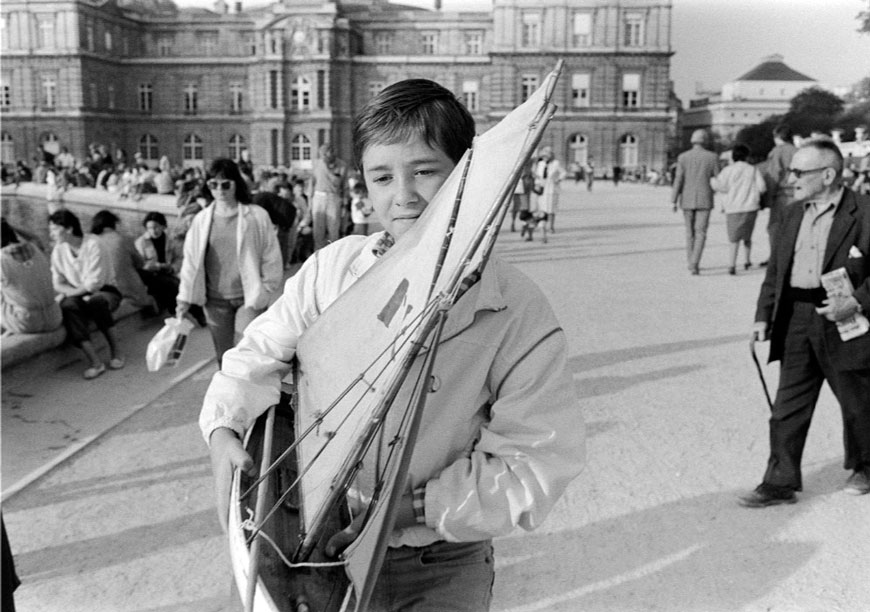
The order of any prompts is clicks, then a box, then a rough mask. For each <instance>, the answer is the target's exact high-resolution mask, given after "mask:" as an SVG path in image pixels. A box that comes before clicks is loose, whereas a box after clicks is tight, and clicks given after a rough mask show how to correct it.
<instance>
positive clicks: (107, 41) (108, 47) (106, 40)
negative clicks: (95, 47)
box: [103, 30, 114, 51]
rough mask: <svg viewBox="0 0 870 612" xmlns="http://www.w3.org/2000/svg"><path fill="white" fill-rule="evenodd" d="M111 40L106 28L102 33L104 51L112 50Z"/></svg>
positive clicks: (110, 34)
mask: <svg viewBox="0 0 870 612" xmlns="http://www.w3.org/2000/svg"><path fill="white" fill-rule="evenodd" d="M113 42H114V41H113V40H112V33H111V32H110V31H109V30H106V32H105V34H103V46H104V47H105V49H106V51H111V50H112V43H113Z"/></svg>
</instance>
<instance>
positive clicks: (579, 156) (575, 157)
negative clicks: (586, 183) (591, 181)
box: [568, 134, 589, 166]
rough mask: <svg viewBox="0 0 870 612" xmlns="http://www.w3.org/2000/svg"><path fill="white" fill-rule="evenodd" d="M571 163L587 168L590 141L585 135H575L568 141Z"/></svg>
mask: <svg viewBox="0 0 870 612" xmlns="http://www.w3.org/2000/svg"><path fill="white" fill-rule="evenodd" d="M568 150H569V151H570V155H571V161H572V162H574V163H577V164H580V165H581V166H585V165H586V162H587V161H588V160H589V139H588V138H587V137H586V135H585V134H574V135H573V136H571V139H570V140H569V141H568Z"/></svg>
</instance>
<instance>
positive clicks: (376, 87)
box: [368, 81, 386, 98]
mask: <svg viewBox="0 0 870 612" xmlns="http://www.w3.org/2000/svg"><path fill="white" fill-rule="evenodd" d="M384 87H386V84H385V83H384V82H383V81H369V86H368V91H369V98H374V97H375V96H376V95H378V94H379V93H381V90H382V89H383V88H384Z"/></svg>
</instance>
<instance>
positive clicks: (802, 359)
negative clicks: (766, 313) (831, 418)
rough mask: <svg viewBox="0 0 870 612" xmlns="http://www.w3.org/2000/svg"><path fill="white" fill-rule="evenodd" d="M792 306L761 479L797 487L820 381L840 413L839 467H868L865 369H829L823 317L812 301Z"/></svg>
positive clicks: (869, 388)
mask: <svg viewBox="0 0 870 612" xmlns="http://www.w3.org/2000/svg"><path fill="white" fill-rule="evenodd" d="M783 306H784V307H787V308H788V307H789V306H788V305H787V304H784V305H783ZM791 310H792V314H791V317H790V320H789V323H788V332H787V335H786V338H785V350H784V353H783V357H782V363H781V365H780V376H779V388H778V389H777V392H776V400H775V401H774V403H773V411H772V412H771V415H770V459H769V460H768V463H767V471H766V472H765V474H764V482H766V483H768V484H773V485H779V486H786V487H792V488H794V489H795V490H797V491H800V490H801V488H802V481H801V457H802V455H803V451H804V444H805V442H806V438H807V432H808V431H809V428H810V421H811V419H812V417H813V411H814V410H815V407H816V401H817V400H818V397H819V392H820V391H821V388H822V383H823V382H825V381H827V382H828V385H829V386H830V387H831V390H832V391H833V392H834V396H835V397H836V398H837V401H838V402H839V404H840V410H841V411H842V414H843V444H844V447H845V462H844V467H845V468H846V469H848V470H856V469H861V468H865V467H870V369H864V370H846V371H842V370H840V371H838V370H836V369H834V367H833V366H832V364H831V359H830V357H829V355H828V346H827V342H826V341H825V325H826V321H825V319H824V318H823V317H821V316H820V315H819V314H818V313H817V312H816V311H815V304H813V303H810V302H794V303H793V304H792V306H791Z"/></svg>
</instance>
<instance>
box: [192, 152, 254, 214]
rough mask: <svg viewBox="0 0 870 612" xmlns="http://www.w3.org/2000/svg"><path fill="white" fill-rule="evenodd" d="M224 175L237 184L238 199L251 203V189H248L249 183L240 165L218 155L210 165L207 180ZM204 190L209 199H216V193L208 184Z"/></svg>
mask: <svg viewBox="0 0 870 612" xmlns="http://www.w3.org/2000/svg"><path fill="white" fill-rule="evenodd" d="M218 176H222V177H224V178H225V179H229V180H231V181H232V182H234V183H235V184H236V199H237V200H238V201H239V202H242V203H243V204H250V203H251V191H250V190H249V189H248V183H246V182H245V177H243V176H242V171H241V170H239V165H238V164H237V163H236V162H234V161H233V160H231V159H229V158H228V157H218V158H217V159H215V160H214V161H213V162H212V163H211V166H209V167H208V175H207V177H206V180H208V179H212V178H215V177H218ZM203 192H205V196H206V199H207V200H214V195H213V194H212V193H211V190H210V189H209V188H208V185H205V186H204V187H203Z"/></svg>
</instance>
